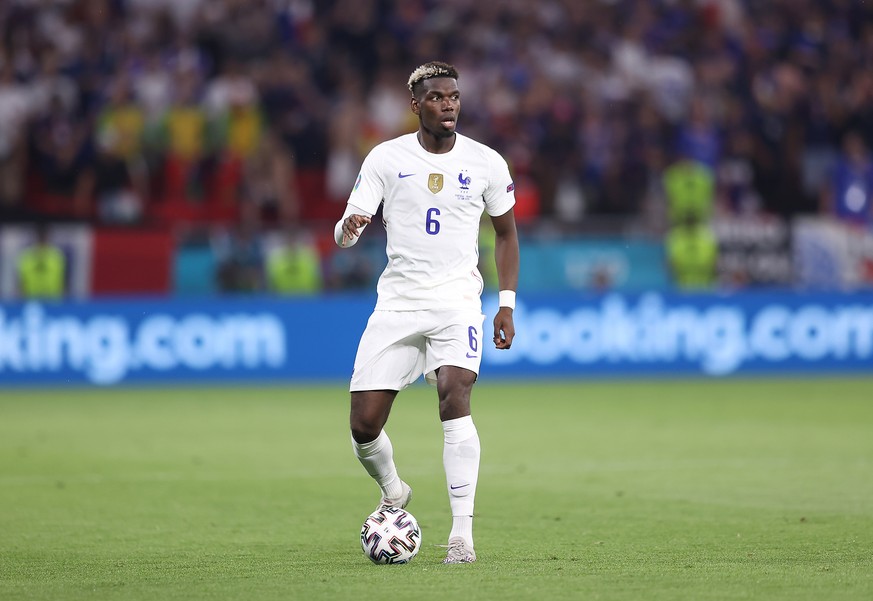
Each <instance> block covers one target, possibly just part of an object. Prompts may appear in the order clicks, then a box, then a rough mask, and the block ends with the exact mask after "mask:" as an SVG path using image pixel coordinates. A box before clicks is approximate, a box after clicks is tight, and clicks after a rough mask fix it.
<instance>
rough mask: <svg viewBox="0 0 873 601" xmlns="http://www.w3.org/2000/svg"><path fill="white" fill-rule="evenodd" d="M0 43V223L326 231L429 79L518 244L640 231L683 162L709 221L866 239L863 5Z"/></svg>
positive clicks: (40, 29)
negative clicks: (509, 189)
mask: <svg viewBox="0 0 873 601" xmlns="http://www.w3.org/2000/svg"><path fill="white" fill-rule="evenodd" d="M0 35H2V40H0V42H2V45H0V207H2V209H0V210H2V211H3V214H4V215H16V214H28V215H29V214H32V213H33V212H47V213H50V214H53V215H56V216H59V217H75V218H83V219H89V220H96V221H97V222H133V223H135V222H138V221H140V220H143V219H147V218H148V217H149V216H150V215H152V214H153V213H152V209H153V208H154V207H155V206H156V205H160V203H161V202H168V199H169V200H170V201H177V200H180V199H181V200H182V201H184V202H183V204H184V203H192V204H197V203H214V204H217V205H218V206H220V207H223V208H226V209H228V211H229V212H230V213H228V214H231V213H232V212H233V211H236V210H237V209H238V208H239V206H241V205H244V204H247V205H249V206H253V207H256V209H257V211H256V212H258V213H261V214H264V215H270V216H271V218H273V219H278V220H287V221H289V222H299V221H301V220H304V221H305V220H306V219H311V218H315V217H323V218H325V219H326V218H328V217H331V216H333V218H334V219H335V218H336V216H338V215H339V214H341V213H342V204H341V203H343V202H344V200H345V197H346V195H347V193H348V191H349V190H350V188H351V185H352V184H353V182H354V178H355V176H356V175H357V170H358V168H359V166H360V162H361V160H362V157H363V156H364V155H365V154H366V152H367V151H368V150H369V149H370V148H372V146H373V145H374V144H376V143H378V142H380V141H382V140H384V139H386V138H388V137H392V136H394V135H398V134H400V133H403V132H407V131H411V130H412V129H414V127H415V123H414V121H413V116H412V115H411V113H410V112H409V110H408V91H407V90H406V88H405V83H406V78H407V76H408V74H409V73H410V72H411V71H412V69H414V68H415V67H416V66H417V65H418V64H421V63H423V62H426V61H429V60H444V61H447V62H450V63H453V64H454V65H455V66H456V67H457V68H458V70H459V72H460V80H459V84H460V88H461V91H462V107H463V108H462V117H461V120H460V125H459V131H461V132H462V133H464V134H466V135H469V136H471V137H474V138H476V139H478V140H480V141H482V142H484V143H486V144H489V145H491V146H493V147H494V148H496V149H498V150H499V151H500V152H502V153H503V154H504V155H505V156H506V157H507V159H508V160H509V162H510V165H511V168H512V169H513V173H514V175H515V178H516V183H517V191H518V197H519V206H518V213H519V219H520V222H521V223H522V224H525V223H534V224H536V223H548V222H554V223H560V224H563V225H566V226H568V227H570V228H572V227H583V225H584V224H585V223H588V222H601V223H605V222H610V220H612V221H615V222H620V223H627V222H634V223H641V224H644V225H647V226H648V227H651V228H657V227H658V224H659V223H660V222H662V221H663V220H664V215H665V214H666V208H665V199H664V191H663V186H662V176H663V174H664V172H665V170H666V169H667V167H668V166H670V165H671V164H675V163H676V162H677V161H679V160H689V159H690V160H694V161H696V162H697V163H699V164H701V165H703V166H705V167H706V168H708V169H709V170H711V173H712V174H713V177H714V179H715V182H716V185H715V195H714V210H715V211H722V212H727V213H741V214H747V213H761V212H764V213H771V214H776V215H780V216H792V215H796V214H799V213H832V214H836V215H838V216H840V217H845V218H846V219H850V220H857V221H861V222H870V221H871V220H873V217H871V214H873V208H871V207H873V163H871V159H870V152H869V149H870V148H871V147H873V4H871V3H869V2H864V1H863V0H540V1H538V2H529V1H525V0H493V1H492V2H481V1H478V0H323V1H322V0H319V1H316V0H54V1H51V0H48V1H44V2H33V1H29V0H8V1H6V2H3V3H2V4H0ZM314 204H315V205H318V206H317V207H313V205H314Z"/></svg>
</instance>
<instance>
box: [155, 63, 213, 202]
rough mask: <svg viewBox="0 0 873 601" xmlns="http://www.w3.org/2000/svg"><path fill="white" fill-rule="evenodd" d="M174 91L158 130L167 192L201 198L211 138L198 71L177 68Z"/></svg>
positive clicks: (180, 197)
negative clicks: (201, 96) (202, 100)
mask: <svg viewBox="0 0 873 601" xmlns="http://www.w3.org/2000/svg"><path fill="white" fill-rule="evenodd" d="M174 92H175V98H174V100H173V102H172V104H171V105H170V106H169V108H168V109H167V112H166V113H165V115H164V117H163V119H162V120H161V124H160V126H159V127H158V128H157V130H156V133H157V136H156V137H157V140H156V146H157V148H158V149H159V152H160V153H161V154H162V155H163V157H164V164H163V174H162V175H163V193H164V195H165V198H166V199H167V200H169V201H173V202H176V201H179V200H200V199H202V198H203V192H204V189H203V179H204V178H203V175H204V173H205V168H206V159H207V154H208V152H209V150H210V140H209V138H208V133H209V132H208V129H207V126H208V119H207V114H206V111H204V110H203V107H202V106H201V105H200V90H199V79H198V76H197V74H196V72H194V71H191V70H184V71H179V72H177V73H176V78H175V85H174Z"/></svg>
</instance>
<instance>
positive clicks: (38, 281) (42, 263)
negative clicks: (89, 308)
mask: <svg viewBox="0 0 873 601" xmlns="http://www.w3.org/2000/svg"><path fill="white" fill-rule="evenodd" d="M66 271H67V261H66V258H65V257H64V253H63V251H61V249H60V248H58V247H57V246H55V245H54V244H52V243H51V241H50V239H49V230H48V228H47V227H46V226H45V225H43V224H40V225H38V226H37V227H36V241H35V242H34V244H32V245H31V246H29V247H27V248H25V249H24V250H23V251H22V252H21V254H20V255H19V256H18V265H17V273H18V290H19V294H20V296H21V297H22V298H27V299H44V300H50V299H59V298H61V297H63V296H64V294H65V290H66V275H67V273H66Z"/></svg>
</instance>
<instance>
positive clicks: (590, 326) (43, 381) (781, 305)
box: [0, 291, 873, 386]
mask: <svg viewBox="0 0 873 601" xmlns="http://www.w3.org/2000/svg"><path fill="white" fill-rule="evenodd" d="M373 302H374V299H373V298H372V297H370V296H363V297H359V296H325V297H319V298H314V299H279V298H274V297H252V298H205V299H199V300H181V299H136V300H95V301H90V302H68V303H2V304H0V386H19V385H83V384H93V385H100V386H109V385H116V384H173V383H203V384H209V383H216V382H251V383H254V382H264V383H266V382H277V381H282V382H294V381H327V380H345V379H347V378H348V377H349V376H350V374H351V369H352V363H353V361H354V355H355V351H356V348H357V342H358V338H359V337H360V334H361V332H362V331H363V329H364V326H365V324H366V321H367V318H368V317H369V314H370V311H371V310H372V307H373ZM484 305H485V306H484V308H485V313H486V316H487V317H486V332H485V333H486V336H484V337H485V338H486V339H487V338H490V332H489V331H488V328H489V322H490V319H491V318H492V316H493V314H494V310H495V308H496V299H495V298H493V297H488V298H486V299H485V303H484ZM515 323H516V330H517V337H516V340H515V343H514V344H513V347H512V349H511V350H509V351H496V350H494V349H493V348H487V345H486V351H485V353H484V355H483V364H482V380H483V381H488V380H496V379H499V378H502V377H514V378H517V377H590V376H622V377H623V376H641V375H666V376H670V375H702V376H729V375H734V374H777V373H781V374H790V373H798V374H801V373H804V374H807V373H834V372H866V373H873V292H869V291H868V292H858V293H851V294H849V293H847V294H835V293H810V294H798V293H788V292H784V293H777V292H767V293H764V292H761V293H744V294H731V295H716V294H700V295H670V294H661V293H643V294H639V295H626V294H617V293H609V294H605V295H586V296H582V295H560V296H548V295H544V296H531V297H525V298H524V300H523V301H520V302H519V304H518V307H517V308H516V311H515Z"/></svg>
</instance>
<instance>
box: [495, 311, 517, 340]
mask: <svg viewBox="0 0 873 601" xmlns="http://www.w3.org/2000/svg"><path fill="white" fill-rule="evenodd" d="M513 338H515V324H514V323H513V321H512V309H510V308H509V307H500V309H498V311H497V315H495V316H494V346H495V347H496V348H498V349H501V350H504V349H508V348H509V347H511V346H512V339H513Z"/></svg>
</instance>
